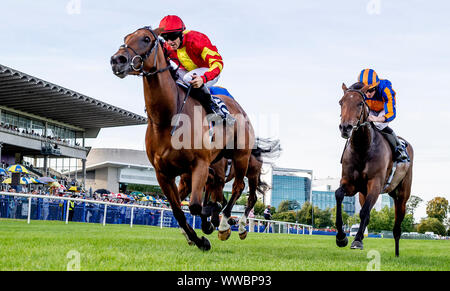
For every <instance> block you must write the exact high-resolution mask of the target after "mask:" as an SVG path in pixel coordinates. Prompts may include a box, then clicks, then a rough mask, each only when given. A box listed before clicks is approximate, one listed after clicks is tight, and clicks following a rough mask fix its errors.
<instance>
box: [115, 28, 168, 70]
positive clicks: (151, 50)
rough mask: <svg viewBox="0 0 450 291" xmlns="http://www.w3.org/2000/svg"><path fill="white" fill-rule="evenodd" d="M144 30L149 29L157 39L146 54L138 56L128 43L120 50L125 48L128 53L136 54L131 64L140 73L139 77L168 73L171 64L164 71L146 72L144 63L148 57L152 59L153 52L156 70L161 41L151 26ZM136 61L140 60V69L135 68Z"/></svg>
mask: <svg viewBox="0 0 450 291" xmlns="http://www.w3.org/2000/svg"><path fill="white" fill-rule="evenodd" d="M141 29H142V28H141ZM143 29H147V30H148V31H150V33H151V34H152V35H153V37H154V38H155V41H154V43H153V45H152V47H151V48H150V49H149V50H148V51H147V52H146V53H144V54H138V53H137V52H136V50H135V49H133V48H132V47H130V46H129V45H127V44H126V43H125V44H123V45H121V46H120V48H123V49H125V50H127V51H128V49H130V50H131V51H132V52H133V53H134V57H133V58H132V59H131V62H130V66H131V68H132V69H133V71H135V72H139V76H144V77H149V76H153V75H156V74H158V73H162V72H164V71H167V70H168V69H170V64H169V65H168V66H167V67H165V68H163V69H159V70H155V71H153V72H147V71H144V62H145V60H147V58H148V57H150V55H151V54H152V53H153V52H155V54H154V55H155V56H154V57H153V68H155V69H156V65H157V63H156V61H157V60H156V56H157V55H158V46H159V44H160V41H159V39H158V36H157V35H156V34H155V32H154V31H153V30H152V28H151V27H150V26H145V27H143ZM136 59H139V60H140V65H139V67H135V66H134V61H135V60H136Z"/></svg>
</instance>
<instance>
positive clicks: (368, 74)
mask: <svg viewBox="0 0 450 291" xmlns="http://www.w3.org/2000/svg"><path fill="white" fill-rule="evenodd" d="M358 81H359V82H362V83H364V85H366V86H369V89H368V90H367V92H366V96H365V100H366V103H367V105H368V106H369V108H370V113H369V117H368V120H369V121H371V122H373V123H374V125H375V127H376V128H377V129H378V130H380V132H381V133H382V134H383V136H384V137H385V138H386V140H387V141H388V142H389V144H390V146H391V148H392V149H393V153H394V160H395V161H397V162H400V163H401V162H406V161H409V157H408V154H407V153H406V149H405V147H404V146H403V145H402V143H401V142H400V140H399V139H398V137H397V135H396V134H395V133H394V131H393V130H392V129H391V128H390V127H388V125H389V122H391V121H392V120H394V118H395V117H396V113H397V112H396V108H395V105H396V102H395V91H394V90H393V89H392V84H391V82H390V81H389V80H380V79H379V78H378V76H377V73H375V71H374V70H372V69H364V70H362V71H361V73H360V74H359V77H358Z"/></svg>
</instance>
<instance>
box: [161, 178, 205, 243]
mask: <svg viewBox="0 0 450 291" xmlns="http://www.w3.org/2000/svg"><path fill="white" fill-rule="evenodd" d="M156 178H157V179H158V183H159V185H160V187H161V190H162V191H163V193H164V195H165V196H166V197H167V200H168V201H169V203H170V206H171V208H172V212H173V216H174V217H175V219H176V220H177V222H178V225H179V226H180V227H181V228H182V232H184V233H183V234H184V235H185V237H186V240H187V241H188V243H189V244H191V243H190V242H193V243H195V245H196V246H197V247H198V248H199V249H201V250H204V251H208V250H210V249H211V244H210V243H209V241H208V239H206V238H204V237H202V238H199V237H198V236H197V234H196V233H195V230H194V229H193V228H192V227H191V226H190V225H189V223H188V222H187V220H186V216H185V215H184V212H183V210H181V200H180V197H179V194H178V189H177V186H176V184H175V178H169V177H166V176H164V175H163V174H160V173H158V172H156Z"/></svg>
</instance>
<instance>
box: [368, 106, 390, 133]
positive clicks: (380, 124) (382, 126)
mask: <svg viewBox="0 0 450 291" xmlns="http://www.w3.org/2000/svg"><path fill="white" fill-rule="evenodd" d="M385 114H386V113H385V112H384V110H381V111H379V112H377V111H373V110H370V112H369V115H373V116H384V115H385ZM373 124H374V125H375V127H376V128H378V129H379V130H383V129H385V128H386V127H387V126H388V125H389V122H374V123H373Z"/></svg>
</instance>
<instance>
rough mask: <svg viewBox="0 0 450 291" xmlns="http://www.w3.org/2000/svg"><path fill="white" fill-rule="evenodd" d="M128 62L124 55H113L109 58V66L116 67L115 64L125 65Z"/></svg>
mask: <svg viewBox="0 0 450 291" xmlns="http://www.w3.org/2000/svg"><path fill="white" fill-rule="evenodd" d="M127 62H128V59H127V57H125V56H124V55H115V56H112V57H111V65H117V64H121V65H123V64H126V63H127Z"/></svg>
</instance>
